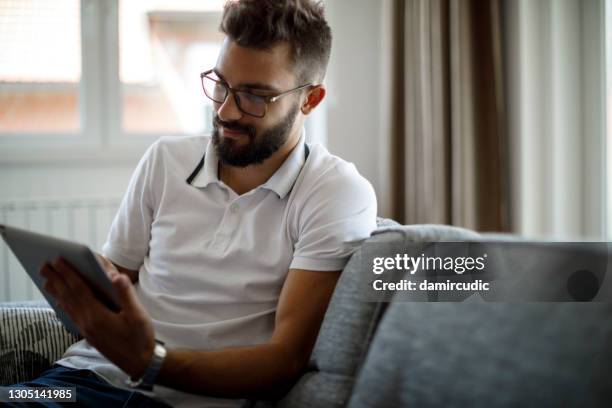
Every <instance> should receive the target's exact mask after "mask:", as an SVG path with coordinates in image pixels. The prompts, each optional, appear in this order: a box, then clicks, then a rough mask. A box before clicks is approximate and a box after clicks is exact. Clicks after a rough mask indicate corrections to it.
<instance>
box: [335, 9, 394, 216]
mask: <svg viewBox="0 0 612 408" xmlns="http://www.w3.org/2000/svg"><path fill="white" fill-rule="evenodd" d="M390 3H391V2H390V1H388V0H381V1H379V0H376V1H372V0H328V1H326V2H325V4H326V10H327V18H328V21H329V24H330V26H331V28H332V33H333V46H332V56H331V59H330V65H329V68H328V72H327V80H326V83H327V86H328V95H327V97H328V101H327V108H328V111H327V147H328V149H329V150H330V151H331V152H332V153H333V154H336V155H338V156H340V157H342V158H343V159H345V160H348V161H351V162H353V163H355V165H356V166H357V169H358V170H359V172H360V173H361V174H362V175H363V176H364V177H366V178H367V179H368V180H369V181H370V182H371V183H372V185H373V186H374V189H375V190H376V192H377V197H378V201H379V214H382V215H388V214H389V209H388V203H387V202H386V200H384V197H385V196H386V195H387V191H388V186H387V182H388V180H387V177H386V176H385V175H386V173H387V171H386V164H387V160H385V159H384V158H385V156H387V154H388V152H387V151H386V148H387V144H388V142H387V140H386V139H384V138H386V137H387V136H383V135H386V132H385V126H386V123H387V121H386V119H385V118H386V117H385V115H386V113H385V112H388V109H387V108H388V104H387V101H386V100H385V99H384V95H385V93H386V92H387V90H386V87H387V86H388V85H389V77H388V75H387V68H388V64H389V61H388V59H389V57H390V52H391V50H390V48H389V47H388V37H387V35H388V30H389V27H388V24H387V23H385V21H384V20H385V19H386V18H389V10H390Z"/></svg>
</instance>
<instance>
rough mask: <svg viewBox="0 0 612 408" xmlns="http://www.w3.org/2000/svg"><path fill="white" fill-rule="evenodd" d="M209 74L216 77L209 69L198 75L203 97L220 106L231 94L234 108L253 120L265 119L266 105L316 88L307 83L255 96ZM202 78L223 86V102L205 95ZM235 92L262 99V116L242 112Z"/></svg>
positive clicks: (213, 71) (212, 70)
mask: <svg viewBox="0 0 612 408" xmlns="http://www.w3.org/2000/svg"><path fill="white" fill-rule="evenodd" d="M210 74H215V75H217V74H216V73H215V70H214V69H209V70H208V71H204V72H202V73H200V82H201V84H202V91H203V92H204V95H206V97H207V98H208V99H210V100H211V101H213V102H214V103H219V104H221V105H222V104H224V103H225V101H227V97H228V96H229V94H230V93H232V94H233V95H234V102H235V103H236V106H237V107H238V109H239V110H240V112H242V113H244V114H245V115H249V116H253V117H254V118H258V119H261V118H263V117H265V116H266V114H267V113H268V105H269V104H270V103H274V102H276V101H278V100H279V99H280V98H282V97H283V96H287V95H289V94H292V93H294V92H297V91H300V90H302V89H304V88H308V87H315V86H317V85H315V84H313V83H309V84H305V85H300V86H298V87H296V88H293V89H289V90H288V91H285V92H281V93H279V94H276V95H257V94H254V93H252V92H248V91H243V90H241V89H235V88H232V87H230V86H229V85H228V84H227V82H225V81H223V80H221V79H219V80H216V79H214V78H211V77H209V76H208V75H210ZM204 77H206V78H208V79H210V80H211V81H214V82H216V83H219V84H221V85H223V86H224V87H225V88H226V89H227V92H226V94H225V98H224V99H223V102H218V101H215V100H214V99H213V98H211V97H210V96H208V94H207V93H206V88H205V87H204ZM236 92H242V93H245V94H249V95H252V96H256V97H257V98H262V99H263V101H264V102H265V107H264V113H263V115H261V116H257V115H254V114H252V113H249V112H245V111H244V110H242V107H241V106H240V103H239V101H238V99H237V97H236Z"/></svg>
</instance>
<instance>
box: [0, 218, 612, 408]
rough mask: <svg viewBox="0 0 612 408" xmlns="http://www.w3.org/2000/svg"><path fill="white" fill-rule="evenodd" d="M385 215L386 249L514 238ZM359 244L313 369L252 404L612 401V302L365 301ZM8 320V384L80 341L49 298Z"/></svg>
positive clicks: (1, 311)
mask: <svg viewBox="0 0 612 408" xmlns="http://www.w3.org/2000/svg"><path fill="white" fill-rule="evenodd" d="M378 224H379V228H378V229H377V230H376V231H375V232H374V233H373V235H372V237H371V238H370V239H368V240H367V243H368V244H373V245H376V247H377V248H379V249H378V251H379V252H380V256H393V255H394V254H396V253H402V252H405V251H406V250H407V248H412V247H413V244H415V243H426V242H437V241H496V240H498V241H499V240H508V239H516V237H507V236H495V235H480V234H477V233H475V232H473V231H469V230H466V229H462V228H456V227H450V226H441V225H413V226H401V225H398V224H396V223H394V222H392V221H390V220H383V219H379V221H378ZM362 248H363V247H362ZM362 248H360V249H359V250H357V251H356V252H355V254H354V255H353V256H352V258H351V260H350V261H349V263H348V264H347V266H346V268H345V270H344V271H343V273H342V275H341V277H340V279H339V281H338V284H337V286H336V289H335V291H334V294H333V296H332V299H331V302H330V305H329V307H328V310H327V312H326V315H325V319H324V321H323V323H322V326H321V329H320V332H319V335H318V339H317V342H316V344H315V346H314V349H313V352H312V355H311V358H310V361H309V364H308V367H307V368H306V370H305V372H304V373H303V374H302V375H301V377H300V378H299V379H298V380H297V381H296V382H295V384H294V385H293V386H292V388H291V389H290V390H289V391H288V393H287V394H286V395H285V396H284V397H282V398H281V399H279V400H277V401H250V402H249V405H250V406H253V407H270V406H276V407H281V408H282V407H294V408H301V407H323V408H326V407H330V408H331V407H345V406H348V407H353V408H362V407H404V406H406V407H409V406H414V407H479V406H483V407H515V406H533V407H557V406H567V407H570V406H571V407H573V406H576V407H578V406H580V407H584V406H602V407H603V406H612V304H610V303H609V302H605V301H600V302H539V303H538V302H531V303H529V302H527V303H504V302H486V301H484V300H483V299H482V298H479V297H477V296H471V297H468V298H467V299H465V300H463V301H462V302H406V301H401V300H397V299H394V298H392V299H390V301H364V299H363V297H362V295H361V292H360V284H361V283H362V279H363V273H364V271H363V269H364V263H363V260H362V257H363V256H364V253H363V252H364V251H363V250H362ZM381 276H382V277H383V279H384V275H381ZM0 329H1V332H0V383H1V384H10V383H14V382H17V381H23V380H26V379H28V378H31V377H33V376H35V375H36V374H37V373H38V372H40V371H42V370H43V369H44V368H45V367H47V366H48V365H49V364H50V363H51V362H52V361H54V360H55V359H57V358H59V357H60V355H61V354H62V352H63V350H64V349H65V348H67V347H68V346H69V345H70V344H71V343H72V342H74V341H76V340H77V339H76V337H75V336H73V335H71V334H69V333H67V332H66V331H65V330H64V329H63V327H62V325H61V323H59V322H58V320H57V319H56V317H55V315H54V313H53V311H52V310H51V309H49V308H48V306H46V305H44V304H40V303H35V304H32V303H11V304H2V305H0Z"/></svg>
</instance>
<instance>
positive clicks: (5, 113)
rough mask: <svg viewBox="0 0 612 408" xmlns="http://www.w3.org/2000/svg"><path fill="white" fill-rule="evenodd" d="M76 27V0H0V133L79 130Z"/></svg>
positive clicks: (78, 64)
mask: <svg viewBox="0 0 612 408" xmlns="http://www.w3.org/2000/svg"><path fill="white" fill-rule="evenodd" d="M80 31H81V22H80V4H79V1H78V0H61V1H55V2H49V1H46V0H29V1H18V0H13V1H2V2H0V49H1V50H2V52H0V106H2V108H1V109H0V133H2V134H7V133H8V134H19V133H38V134H54V133H55V134H57V133H65V134H71V133H76V132H78V131H79V129H80V120H79V84H80V82H81V42H80V40H81V37H80V34H79V33H80ZM58 44H61V47H58V46H57V45H58Z"/></svg>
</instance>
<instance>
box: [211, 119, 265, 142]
mask: <svg viewBox="0 0 612 408" xmlns="http://www.w3.org/2000/svg"><path fill="white" fill-rule="evenodd" d="M213 125H214V127H215V129H218V128H219V127H224V128H226V129H229V130H234V131H236V132H243V133H246V134H247V135H249V138H251V139H253V138H255V134H256V131H255V128H254V127H253V126H249V125H241V124H240V123H236V122H226V121H224V120H221V119H219V116H217V115H214V117H213Z"/></svg>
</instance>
